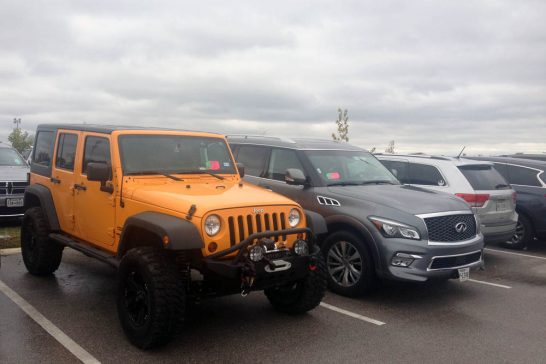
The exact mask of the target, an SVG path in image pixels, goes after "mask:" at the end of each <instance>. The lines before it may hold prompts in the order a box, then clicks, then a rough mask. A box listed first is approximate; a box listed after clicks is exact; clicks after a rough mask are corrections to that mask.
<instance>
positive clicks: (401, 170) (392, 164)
mask: <svg viewBox="0 0 546 364" xmlns="http://www.w3.org/2000/svg"><path fill="white" fill-rule="evenodd" d="M379 161H380V162H381V163H382V164H383V165H384V166H385V167H387V169H388V170H389V171H391V173H392V174H393V175H394V176H395V177H396V178H398V180H399V181H400V182H402V183H409V174H408V165H409V163H408V162H402V161H387V160H382V159H380V160H379Z"/></svg>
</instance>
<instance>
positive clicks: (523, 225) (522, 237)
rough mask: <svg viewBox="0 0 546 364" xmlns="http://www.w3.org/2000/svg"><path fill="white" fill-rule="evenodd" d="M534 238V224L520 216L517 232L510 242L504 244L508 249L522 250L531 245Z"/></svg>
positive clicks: (525, 217)
mask: <svg viewBox="0 0 546 364" xmlns="http://www.w3.org/2000/svg"><path fill="white" fill-rule="evenodd" d="M533 237H534V229H533V224H531V221H530V220H529V219H528V218H527V216H525V215H522V214H519V216H518V223H517V225H516V232H515V233H514V236H513V237H512V239H510V240H509V241H507V242H505V243H503V245H504V246H505V247H506V248H510V249H517V250H521V249H523V248H525V247H526V246H527V244H529V243H530V242H531V241H532V240H533Z"/></svg>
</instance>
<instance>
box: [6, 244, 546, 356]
mask: <svg viewBox="0 0 546 364" xmlns="http://www.w3.org/2000/svg"><path fill="white" fill-rule="evenodd" d="M514 253H516V254H514ZM485 261H486V270H485V271H475V272H472V273H471V279H472V280H473V281H469V282H458V281H449V282H447V283H429V284H402V283H388V284H384V285H383V286H382V287H380V288H379V289H378V290H377V291H376V292H374V293H373V294H370V295H369V296H367V297H364V298H360V299H349V298H345V297H341V296H337V295H335V294H332V293H328V294H327V297H326V298H325V300H324V302H326V303H328V304H329V305H332V306H333V307H335V308H338V309H341V310H345V311H346V312H350V313H352V314H354V315H355V316H350V315H347V314H344V313H340V312H336V311H333V310H331V309H328V308H326V307H318V308H317V309H315V310H314V311H312V312H310V313H308V314H306V315H302V316H295V317H294V316H288V315H283V314H280V313H277V312H275V311H274V310H272V309H271V307H270V305H269V303H268V301H267V299H266V298H265V297H264V296H263V295H262V294H259V293H253V294H251V295H250V296H248V297H246V298H243V297H240V296H230V297H224V298H219V299H213V300H209V301H205V302H203V303H202V305H201V306H200V307H199V308H198V309H197V310H195V312H193V313H192V315H191V317H190V318H189V319H188V320H187V322H186V325H185V327H184V328H183V330H182V331H181V332H180V333H179V334H178V335H177V336H176V337H175V338H174V340H173V341H172V342H171V343H169V344H168V345H167V346H165V347H163V348H160V349H157V350H154V351H148V352H143V351H141V350H139V349H137V348H135V347H133V346H131V344H129V342H128V341H127V340H126V339H125V337H124V335H123V332H122V330H121V327H120V325H119V322H118V318H117V312H116V305H115V295H116V282H115V280H116V272H115V270H113V269H112V268H110V267H109V266H106V265H104V264H102V263H100V262H98V261H95V260H93V259H91V258H88V257H85V256H83V255H81V254H79V253H77V252H75V251H72V250H70V249H65V254H64V258H63V263H62V264H61V266H60V268H59V270H58V271H57V272H56V273H55V275H53V276H51V277H48V278H38V277H34V276H31V275H30V274H28V273H27V272H26V270H25V267H24V265H23V263H22V259H21V256H20V254H12V255H8V256H3V257H2V267H1V269H0V281H1V282H3V283H4V284H5V285H6V286H7V287H9V289H11V290H13V291H15V292H16V293H17V294H18V295H19V296H21V297H22V298H23V299H24V300H26V301H27V302H28V303H29V304H30V305H32V306H33V307H34V308H36V310H38V311H39V312H40V313H41V314H42V315H43V316H45V317H46V318H47V319H48V320H49V321H50V322H51V323H52V324H53V325H55V326H56V327H57V328H58V329H60V330H61V331H62V332H64V334H66V335H67V336H68V337H69V338H71V339H72V340H73V341H74V342H76V343H77V344H78V345H80V346H81V347H82V348H84V349H85V350H86V351H87V352H88V353H90V354H91V355H92V356H93V357H94V358H96V359H97V360H98V361H100V362H102V363H120V362H131V363H140V362H149V363H153V362H157V363H171V362H173V363H174V362H182V361H183V362H189V363H202V362H221V363H247V362H248V363H256V362H264V363H265V362H283V363H296V362H299V363H301V362H315V363H317V362H318V363H322V362H324V363H328V362H368V363H369V362H408V361H420V362H440V361H443V362H446V361H447V362H482V363H499V362H517V363H538V362H545V361H546V345H545V344H544V338H546V305H545V304H544V302H546V243H542V244H540V243H535V244H533V245H532V246H531V247H530V248H529V249H528V250H526V251H509V250H504V249H502V248H500V247H497V246H492V247H489V248H488V249H487V250H486V253H485ZM358 315H362V316H365V317H366V318H371V319H374V320H378V321H382V322H384V323H385V325H383V326H378V325H375V324H372V323H370V322H366V321H363V320H362V319H359V318H358V317H357V316H358ZM77 361H78V359H77V358H76V357H75V356H74V355H73V354H72V353H71V352H70V351H68V350H67V349H66V348H65V347H64V346H63V345H61V344H60V343H59V342H57V340H55V339H54V338H53V337H52V336H51V335H50V334H49V333H48V332H47V331H46V330H44V329H43V328H42V327H41V326H39V325H38V324H37V323H36V322H35V321H33V320H32V319H31V318H30V317H29V316H28V315H27V314H26V313H25V312H23V311H22V310H21V309H20V308H19V307H18V306H17V305H16V304H15V303H14V302H13V301H12V300H10V298H8V297H7V296H6V295H5V294H4V293H2V292H1V291H0V363H22V362H24V363H49V362H54V363H73V362H77Z"/></svg>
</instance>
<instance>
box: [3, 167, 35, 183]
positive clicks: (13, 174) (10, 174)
mask: <svg viewBox="0 0 546 364" xmlns="http://www.w3.org/2000/svg"><path fill="white" fill-rule="evenodd" d="M28 172H30V169H29V168H28V167H27V166H0V182H24V181H26V180H27V173H28Z"/></svg>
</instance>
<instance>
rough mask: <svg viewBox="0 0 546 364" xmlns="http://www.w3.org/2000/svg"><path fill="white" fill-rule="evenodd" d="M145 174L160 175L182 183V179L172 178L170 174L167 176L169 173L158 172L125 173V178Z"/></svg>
mask: <svg viewBox="0 0 546 364" xmlns="http://www.w3.org/2000/svg"><path fill="white" fill-rule="evenodd" d="M147 174H160V175H162V176H165V177H168V178H170V179H173V180H175V181H183V179H182V178H179V177H176V176H173V175H172V174H169V173H165V172H160V171H138V172H129V173H125V175H126V176H143V175H147Z"/></svg>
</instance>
